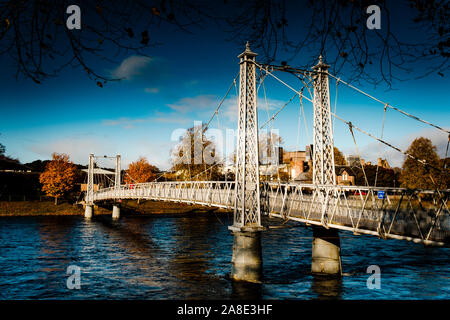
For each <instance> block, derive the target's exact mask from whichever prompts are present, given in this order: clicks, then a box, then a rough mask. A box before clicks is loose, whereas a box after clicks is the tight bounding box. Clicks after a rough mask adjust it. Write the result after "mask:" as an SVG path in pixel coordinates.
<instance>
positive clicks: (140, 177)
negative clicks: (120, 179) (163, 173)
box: [124, 157, 159, 184]
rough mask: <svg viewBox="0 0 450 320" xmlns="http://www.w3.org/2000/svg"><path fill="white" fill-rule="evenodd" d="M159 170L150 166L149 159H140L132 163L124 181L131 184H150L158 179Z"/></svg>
mask: <svg viewBox="0 0 450 320" xmlns="http://www.w3.org/2000/svg"><path fill="white" fill-rule="evenodd" d="M158 171H159V170H158V168H157V167H155V166H153V165H151V164H149V163H148V161H147V159H146V158H144V157H140V158H139V159H138V160H137V161H136V162H132V163H130V166H129V167H128V170H127V174H125V176H124V181H125V183H127V184H130V183H144V182H150V181H152V180H154V179H155V178H156V173H157V172H158Z"/></svg>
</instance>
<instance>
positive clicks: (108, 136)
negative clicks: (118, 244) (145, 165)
mask: <svg viewBox="0 0 450 320" xmlns="http://www.w3.org/2000/svg"><path fill="white" fill-rule="evenodd" d="M158 36H159V37H160V38H161V39H164V40H163V44H162V45H161V46H158V47H154V48H150V50H149V52H148V54H149V57H142V56H136V55H133V54H129V55H124V56H120V57H118V58H116V61H115V62H114V63H106V62H105V63H101V64H99V66H98V68H99V69H100V70H101V71H103V72H104V73H106V74H110V75H112V76H120V77H124V78H126V79H125V80H122V81H120V82H109V83H107V84H106V85H105V86H104V87H103V88H99V87H98V86H96V84H95V82H94V81H91V80H88V79H87V77H86V76H85V75H84V74H83V73H82V71H81V70H79V69H65V70H64V71H63V72H62V73H61V74H60V76H59V77H57V78H52V79H48V80H46V81H44V82H43V83H41V84H39V85H38V84H35V83H33V82H32V81H30V80H27V79H19V80H16V79H15V78H14V75H15V69H14V66H12V65H11V61H8V60H7V59H2V61H1V62H0V66H1V67H0V68H1V70H2V73H3V75H4V76H3V77H2V78H1V80H0V85H1V90H0V111H1V116H0V133H1V135H0V142H1V143H2V144H4V145H5V146H6V148H7V154H8V155H10V156H12V157H17V158H19V159H20V161H21V162H22V163H26V162H30V161H33V160H36V159H50V158H51V154H52V152H59V153H67V154H69V155H70V157H71V159H72V160H73V161H74V162H76V163H82V164H86V163H87V160H88V156H89V153H94V154H98V155H115V154H121V155H122V159H123V162H124V164H125V166H126V165H127V164H128V163H130V162H132V161H135V160H136V159H137V158H138V157H139V156H145V157H147V159H148V160H149V161H150V162H151V163H153V164H155V165H157V166H158V167H160V168H161V169H168V168H169V167H170V165H171V164H170V150H171V148H172V147H173V146H174V145H175V143H176V141H173V140H174V139H173V134H174V132H175V131H176V130H177V129H180V128H189V127H192V126H193V125H194V121H204V122H206V121H207V120H208V119H209V118H210V117H211V115H212V114H213V112H214V110H215V108H216V107H217V105H218V103H219V101H220V100H221V98H222V97H223V96H224V94H225V92H226V91H227V89H228V87H229V85H230V84H231V83H232V80H233V78H234V77H235V76H236V74H237V72H238V70H239V65H238V59H237V55H238V54H240V53H241V52H242V51H243V50H244V47H243V46H242V45H239V44H237V43H235V42H233V41H226V40H225V39H227V38H228V37H229V36H228V35H227V34H225V33H223V32H222V31H221V30H219V29H218V28H216V27H215V26H211V27H210V28H207V29H196V30H194V33H193V34H186V33H183V32H180V31H178V30H176V29H175V28H172V29H171V28H167V29H165V30H163V31H162V32H161V34H159V35H158ZM301 59H302V57H301V56H299V57H296V58H295V60H293V61H290V64H291V65H295V63H296V62H298V64H299V65H300V64H301ZM423 67H425V68H426V66H423ZM277 76H279V77H281V78H282V79H283V80H285V81H287V82H288V83H289V84H290V85H292V86H294V87H296V88H297V89H299V88H300V83H299V82H298V80H296V79H295V78H294V77H292V76H289V75H285V74H284V75H283V74H282V75H279V74H277ZM341 77H342V79H343V80H346V78H345V74H342V75H341ZM448 79H449V78H448V76H446V77H440V76H438V75H431V76H429V77H427V78H425V79H419V80H410V81H407V82H395V83H394V85H393V87H394V89H391V90H387V88H386V86H383V85H380V86H378V87H376V88H374V87H373V86H370V85H364V83H363V84H361V85H358V87H360V88H361V89H363V90H365V91H367V92H368V93H370V94H372V95H374V96H375V97H377V98H379V99H381V100H383V101H386V102H389V104H390V105H393V106H396V107H399V108H401V109H403V110H405V111H407V112H410V113H412V114H414V115H416V116H419V117H421V118H423V119H425V120H427V121H430V122H432V123H435V124H437V125H440V126H442V127H446V128H449V127H450V121H449V119H450V117H449V116H450V108H449V106H450V103H449V102H450V101H449V94H448V90H449V87H450V86H449V85H450V82H449V80H448ZM264 89H265V90H266V96H267V99H268V109H269V110H268V111H267V109H266V101H265V98H264V93H263V90H262V89H261V90H260V91H259V94H258V99H259V100H258V107H259V120H260V123H263V122H265V121H266V120H267V119H268V116H267V113H268V112H269V114H270V115H272V114H273V113H274V112H276V111H277V110H278V108H280V107H281V106H282V105H283V104H284V103H285V102H287V101H288V100H289V99H290V98H291V97H292V95H293V92H292V91H290V90H289V89H287V88H286V87H284V86H283V85H281V84H280V83H278V82H277V81H276V80H274V79H271V78H267V79H266V80H265V82H264ZM330 91H331V93H330V95H331V107H332V109H334V101H335V81H334V80H333V79H330ZM235 92H236V91H235V88H232V90H231V92H230V95H229V96H228V98H227V100H226V101H225V103H224V105H223V107H222V111H221V113H220V114H219V123H218V122H217V119H214V120H213V122H212V127H213V128H220V129H221V130H223V131H224V130H225V129H226V128H229V129H235V128H236V120H237V119H236V118H237V114H236V112H235V110H236V104H235V102H236V95H235ZM299 110H300V104H299V101H298V99H296V100H294V101H293V102H292V103H291V104H289V105H288V106H287V107H286V108H285V110H283V111H282V112H281V113H280V115H279V116H278V117H277V119H276V121H274V122H273V124H272V127H273V129H276V130H279V131H278V132H279V134H280V135H281V136H282V138H283V140H284V144H283V146H284V148H285V149H287V150H295V149H300V150H304V149H305V145H306V144H308V143H312V105H311V103H309V102H307V101H304V110H305V113H306V120H307V126H308V131H306V128H305V125H304V120H303V118H301V125H300V135H299V134H298V132H299V127H298V117H299ZM337 114H338V115H340V116H341V117H343V118H344V119H347V120H351V121H352V122H353V123H354V124H355V125H357V126H359V127H361V128H363V129H364V130H366V131H368V132H370V133H372V134H374V135H376V136H380V134H381V126H382V119H383V105H381V104H379V103H377V102H374V101H372V100H370V99H368V98H367V97H364V96H363V95H361V94H359V93H356V92H355V91H353V90H352V89H350V88H346V87H345V86H344V85H342V84H340V85H339V89H338V100H337ZM219 125H220V127H219ZM307 132H308V133H307ZM334 135H335V145H336V146H337V147H339V148H340V149H341V150H342V151H343V152H344V153H345V154H347V155H348V154H356V151H355V146H354V144H353V140H352V138H351V135H350V134H349V131H348V128H347V127H345V126H344V125H343V124H342V123H340V122H339V121H337V120H336V124H335V133H334ZM224 136H225V131H224ZM308 136H309V139H308ZM417 136H427V137H429V138H430V139H432V141H433V143H434V144H435V145H436V146H437V147H438V151H439V153H440V155H441V156H443V153H444V152H445V146H446V142H447V137H446V136H445V134H443V133H441V132H439V131H437V130H436V129H433V128H431V127H429V126H426V125H423V124H420V123H419V122H417V121H413V120H411V119H409V118H406V117H405V116H403V115H400V114H399V113H397V112H396V111H393V110H388V113H387V117H386V123H385V129H384V138H385V139H386V140H387V141H389V142H391V143H392V144H394V145H396V146H399V147H401V148H402V149H406V148H407V147H408V145H409V144H410V143H411V142H412V140H413V138H414V137H417ZM356 139H357V142H358V147H359V151H360V152H361V154H362V155H363V157H364V158H366V159H367V160H372V161H374V160H375V159H376V157H377V156H382V157H383V158H388V160H389V161H390V162H391V163H392V164H393V165H397V166H399V165H401V162H402V160H403V156H402V155H401V154H398V153H397V152H395V151H390V150H387V149H385V148H382V147H381V146H380V145H379V143H376V142H374V141H373V140H371V139H370V138H367V137H365V136H363V135H361V134H359V133H357V134H356ZM228 143H229V142H228Z"/></svg>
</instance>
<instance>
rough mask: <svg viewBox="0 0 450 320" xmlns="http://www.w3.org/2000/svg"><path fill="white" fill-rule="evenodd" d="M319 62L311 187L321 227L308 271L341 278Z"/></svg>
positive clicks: (325, 90) (324, 79) (323, 72)
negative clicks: (330, 218)
mask: <svg viewBox="0 0 450 320" xmlns="http://www.w3.org/2000/svg"><path fill="white" fill-rule="evenodd" d="M329 67H330V66H329V65H327V64H325V63H324V62H323V61H322V56H319V62H318V64H317V65H315V66H314V67H313V70H314V71H316V73H315V75H314V100H313V101H314V103H313V105H314V129H313V131H314V134H313V141H314V142H313V184H315V185H316V186H317V187H316V188H315V191H314V192H315V193H316V194H315V196H316V199H317V202H318V203H319V204H320V206H321V212H322V218H321V221H322V226H316V227H313V243H312V263H311V271H312V273H316V274H327V275H340V274H341V272H342V267H341V256H340V239H339V233H338V231H337V229H328V226H327V221H328V211H330V210H331V208H333V207H334V206H335V204H336V203H335V202H336V201H337V200H338V196H337V195H336V194H335V188H326V187H322V186H325V185H327V186H330V185H336V175H335V168H334V142H333V126H332V122H331V110H330V86H329V81H328V74H327V73H328V68H329Z"/></svg>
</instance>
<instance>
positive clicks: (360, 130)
mask: <svg viewBox="0 0 450 320" xmlns="http://www.w3.org/2000/svg"><path fill="white" fill-rule="evenodd" d="M331 115H332V116H334V117H336V118H337V119H338V120H340V121H342V122H344V123H345V124H347V125H349V124H350V123H351V122H349V121H346V120H344V119H342V118H341V117H339V116H338V115H336V114H334V113H331ZM351 126H352V128H354V129H356V130H358V131H359V132H361V133H364V134H365V135H367V136H369V137H371V138H372V139H375V140H377V141H379V142H381V143H383V144H385V145H387V146H388V147H390V148H392V149H394V150H396V151H398V152H400V153H403V154H404V155H406V156H408V157H409V158H411V159H413V160H416V161H417V162H419V163H421V164H423V165H424V166H428V167H430V168H433V169H435V170H438V171H440V172H442V170H441V169H439V168H436V167H435V166H433V165H431V164H429V163H427V161H426V160H423V159H419V158H417V157H415V156H413V155H412V154H409V153H408V152H406V151H402V150H401V149H400V148H397V147H395V146H393V145H392V144H390V143H388V142H386V141H384V140H381V139H380V138H377V137H375V136H374V135H372V134H370V133H368V132H366V131H364V130H363V129H361V128H358V127H357V126H355V125H354V124H351Z"/></svg>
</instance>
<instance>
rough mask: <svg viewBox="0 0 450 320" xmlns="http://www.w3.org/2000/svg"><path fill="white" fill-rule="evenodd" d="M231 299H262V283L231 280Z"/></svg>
mask: <svg viewBox="0 0 450 320" xmlns="http://www.w3.org/2000/svg"><path fill="white" fill-rule="evenodd" d="M230 298H231V299H233V300H260V299H261V298H262V285H261V283H250V282H243V281H231V296H230Z"/></svg>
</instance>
